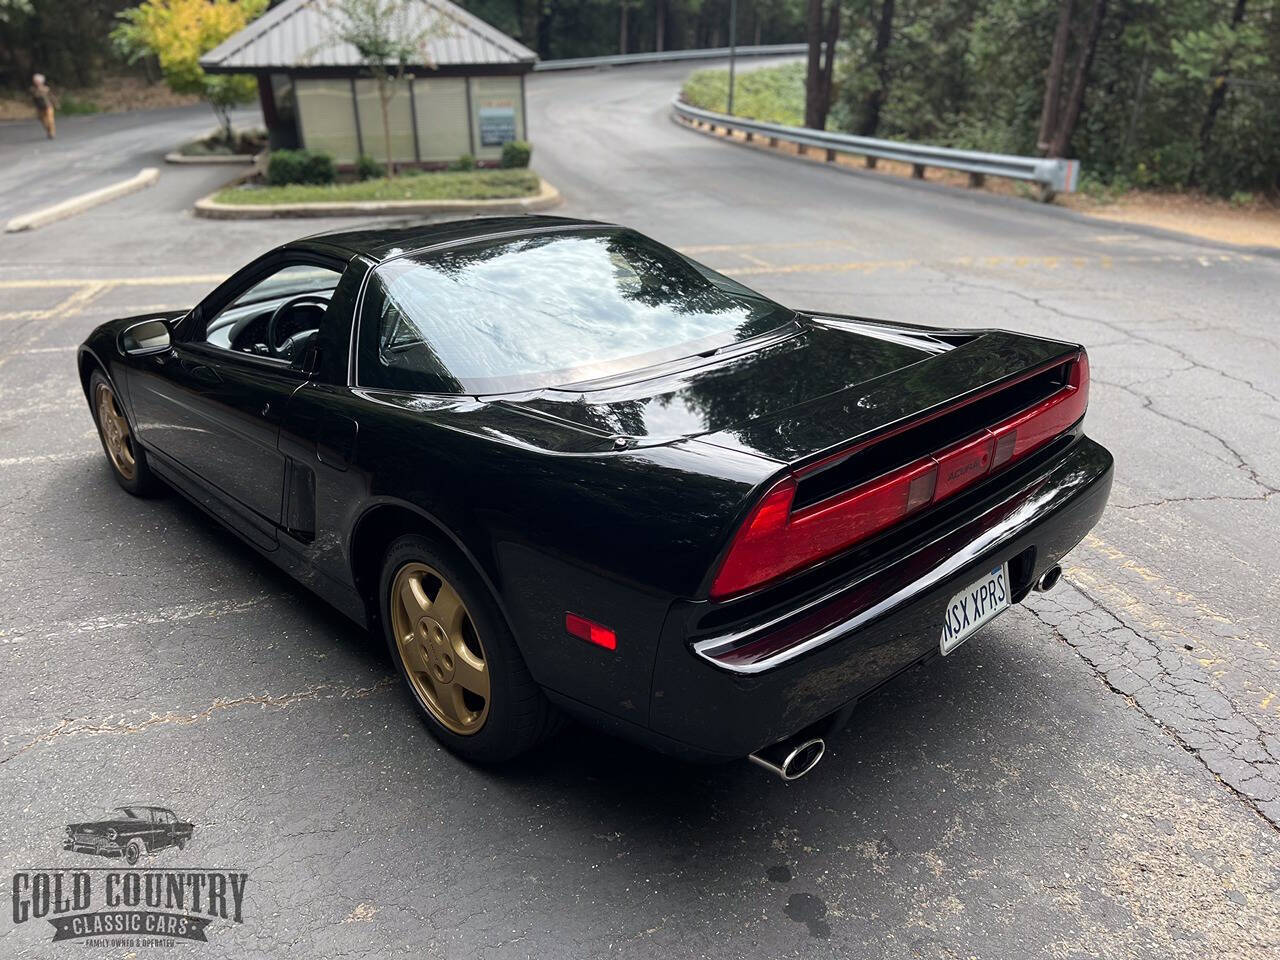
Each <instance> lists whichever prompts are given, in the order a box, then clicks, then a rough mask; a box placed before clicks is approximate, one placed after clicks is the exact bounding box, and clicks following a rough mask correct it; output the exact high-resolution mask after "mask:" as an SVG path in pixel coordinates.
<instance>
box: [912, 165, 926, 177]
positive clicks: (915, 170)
mask: <svg viewBox="0 0 1280 960" xmlns="http://www.w3.org/2000/svg"><path fill="white" fill-rule="evenodd" d="M911 176H912V178H913V179H915V180H923V179H924V164H923V163H913V164H912V165H911Z"/></svg>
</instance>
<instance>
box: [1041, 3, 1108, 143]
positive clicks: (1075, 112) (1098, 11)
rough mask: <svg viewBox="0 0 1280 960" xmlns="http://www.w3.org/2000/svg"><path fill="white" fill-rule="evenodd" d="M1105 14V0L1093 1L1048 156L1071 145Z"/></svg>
mask: <svg viewBox="0 0 1280 960" xmlns="http://www.w3.org/2000/svg"><path fill="white" fill-rule="evenodd" d="M1106 15H1107V0H1093V10H1092V12H1091V13H1090V14H1089V32H1088V34H1087V35H1086V36H1085V41H1084V48H1083V49H1082V50H1081V51H1080V56H1079V58H1078V59H1077V60H1076V73H1075V78H1074V79H1073V80H1072V81H1071V92H1070V93H1069V94H1068V95H1067V105H1066V112H1065V113H1064V114H1063V115H1062V120H1061V122H1059V124H1058V129H1057V130H1056V131H1055V132H1054V135H1053V139H1051V140H1050V141H1049V156H1051V157H1065V156H1066V155H1067V148H1068V147H1070V146H1071V137H1072V135H1073V134H1074V133H1075V130H1076V121H1078V120H1079V119H1080V109H1081V107H1082V106H1083V105H1084V92H1085V88H1086V86H1087V85H1088V82H1089V68H1090V67H1091V66H1093V58H1094V56H1095V55H1096V54H1097V52H1098V38H1099V37H1100V36H1102V21H1103V19H1104V18H1105V17H1106Z"/></svg>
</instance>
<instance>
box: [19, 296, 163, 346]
mask: <svg viewBox="0 0 1280 960" xmlns="http://www.w3.org/2000/svg"><path fill="white" fill-rule="evenodd" d="M185 306H187V304H181V303H125V304H119V305H117V304H108V305H106V306H105V307H100V308H99V309H107V310H112V311H114V312H115V313H116V314H117V315H118V316H121V317H127V316H129V315H130V314H134V313H150V312H151V311H160V310H181V309H183V308H184V307H185ZM48 313H49V309H48V308H47V307H46V308H44V309H42V310H13V311H10V312H9V313H0V320H39V319H40V318H42V317H44V316H46V315H47V314H48ZM27 352H28V353H30V352H31V351H27Z"/></svg>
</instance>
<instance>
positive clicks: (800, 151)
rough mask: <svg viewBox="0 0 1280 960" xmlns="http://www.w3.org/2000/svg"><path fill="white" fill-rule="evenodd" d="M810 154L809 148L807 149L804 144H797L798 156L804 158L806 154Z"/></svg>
mask: <svg viewBox="0 0 1280 960" xmlns="http://www.w3.org/2000/svg"><path fill="white" fill-rule="evenodd" d="M808 152H809V148H808V147H806V146H805V145H804V144H803V143H797V144H796V153H797V154H798V155H800V156H802V157H803V156H804V155H805V154H806V153H808Z"/></svg>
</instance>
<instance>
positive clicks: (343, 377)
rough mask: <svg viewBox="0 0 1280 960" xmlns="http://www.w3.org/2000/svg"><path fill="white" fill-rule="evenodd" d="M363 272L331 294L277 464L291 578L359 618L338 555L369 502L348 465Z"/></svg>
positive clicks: (364, 481)
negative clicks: (352, 364) (298, 563)
mask: <svg viewBox="0 0 1280 960" xmlns="http://www.w3.org/2000/svg"><path fill="white" fill-rule="evenodd" d="M367 269H368V265H367V264H365V263H363V262H361V261H355V262H353V263H352V264H351V265H350V266H349V268H348V270H347V272H346V274H344V276H343V278H342V281H341V282H340V283H339V284H338V287H337V289H336V290H335V291H334V294H333V298H332V300H331V301H330V305H329V311H328V313H326V315H325V317H324V320H323V321H322V322H321V327H320V331H319V334H318V335H317V337H316V338H315V348H314V350H313V351H312V353H311V354H310V355H309V357H308V358H307V361H306V364H305V365H306V366H307V368H308V369H309V370H311V371H312V375H311V376H310V377H309V378H308V379H307V382H306V383H304V384H303V385H302V386H301V387H299V388H298V390H297V391H296V392H295V393H294V394H293V395H292V396H291V397H290V399H289V407H288V410H287V411H286V414H285V420H284V422H283V423H282V425H281V430H280V441H279V442H280V450H281V453H282V454H283V455H284V457H285V461H286V472H285V496H284V515H283V518H282V521H281V529H280V540H281V542H282V543H284V544H285V545H286V546H287V547H288V552H290V553H294V554H296V555H298V556H299V557H300V558H302V562H303V564H304V566H305V570H300V571H298V575H299V576H300V577H301V578H302V579H303V580H304V581H305V582H308V583H310V584H311V585H312V586H313V587H314V588H315V589H317V590H319V591H320V592H322V593H324V595H325V596H326V597H327V598H328V599H329V600H330V601H331V602H332V603H334V604H335V605H336V606H338V607H339V608H342V609H344V610H346V611H347V612H348V613H349V614H350V615H351V616H353V617H356V618H357V619H359V618H360V617H361V616H363V613H364V608H363V601H362V600H361V598H360V596H359V594H358V593H357V592H356V590H355V585H354V583H353V582H352V578H351V569H350V566H349V563H348V560H347V555H346V549H345V548H346V535H347V533H348V532H349V531H350V530H351V528H352V526H353V523H354V516H353V512H354V511H356V510H358V509H360V508H361V506H362V505H363V504H365V503H366V502H367V500H368V497H369V478H368V477H367V476H366V475H365V474H364V473H363V472H362V471H361V470H360V469H359V468H358V467H357V465H356V448H357V444H358V442H359V430H360V423H359V421H360V416H361V411H362V410H363V409H364V405H365V403H366V401H365V400H363V399H362V398H360V397H358V396H356V395H355V394H354V393H353V391H352V390H351V387H350V385H349V379H350V378H349V355H348V354H349V349H350V343H351V335H352V317H353V314H354V310H355V305H356V302H357V300H358V298H359V295H360V289H361V286H362V284H363V281H364V276H365V272H366V270H367Z"/></svg>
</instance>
